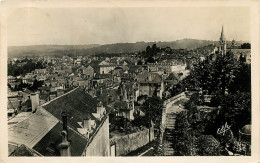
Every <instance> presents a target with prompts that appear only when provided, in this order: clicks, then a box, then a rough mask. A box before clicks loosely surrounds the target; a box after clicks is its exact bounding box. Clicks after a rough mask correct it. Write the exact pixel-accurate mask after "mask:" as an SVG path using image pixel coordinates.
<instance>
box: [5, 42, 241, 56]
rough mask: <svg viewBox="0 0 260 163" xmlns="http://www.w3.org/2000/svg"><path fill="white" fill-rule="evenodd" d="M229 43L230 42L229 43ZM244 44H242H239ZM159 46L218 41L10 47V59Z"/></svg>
mask: <svg viewBox="0 0 260 163" xmlns="http://www.w3.org/2000/svg"><path fill="white" fill-rule="evenodd" d="M228 43H229V42H228ZM237 43H238V44H239V43H242V42H237ZM153 44H157V47H171V48H172V49H186V48H187V49H191V48H198V47H202V46H206V45H208V44H218V41H210V40H196V39H183V40H177V41H171V42H136V43H116V44H106V45H98V44H93V45H35V46H11V47H8V56H9V57H18V56H45V55H47V56H48V55H64V54H76V55H92V54H99V53H132V52H138V51H143V50H145V49H146V47H147V46H148V45H150V46H152V45H153Z"/></svg>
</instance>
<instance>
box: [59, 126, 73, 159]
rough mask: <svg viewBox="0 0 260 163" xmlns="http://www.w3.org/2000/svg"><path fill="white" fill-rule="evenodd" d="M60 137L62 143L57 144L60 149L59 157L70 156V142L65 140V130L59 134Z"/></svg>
mask: <svg viewBox="0 0 260 163" xmlns="http://www.w3.org/2000/svg"><path fill="white" fill-rule="evenodd" d="M61 136H62V142H61V143H60V144H59V148H60V155H61V156H70V155H71V154H70V142H69V141H68V139H67V136H68V135H67V132H66V131H65V130H63V131H62V132H61Z"/></svg>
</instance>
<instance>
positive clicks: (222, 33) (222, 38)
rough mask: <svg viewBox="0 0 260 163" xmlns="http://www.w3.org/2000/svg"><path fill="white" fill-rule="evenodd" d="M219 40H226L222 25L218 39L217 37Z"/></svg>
mask: <svg viewBox="0 0 260 163" xmlns="http://www.w3.org/2000/svg"><path fill="white" fill-rule="evenodd" d="M219 41H220V42H221V43H223V42H225V41H226V38H225V34H224V27H223V25H222V30H221V34H220V39H219Z"/></svg>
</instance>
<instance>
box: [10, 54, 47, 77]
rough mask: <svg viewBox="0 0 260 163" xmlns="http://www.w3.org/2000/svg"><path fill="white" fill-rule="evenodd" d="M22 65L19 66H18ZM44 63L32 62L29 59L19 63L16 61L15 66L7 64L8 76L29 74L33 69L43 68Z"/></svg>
mask: <svg viewBox="0 0 260 163" xmlns="http://www.w3.org/2000/svg"><path fill="white" fill-rule="evenodd" d="M21 63H23V64H22V65H21V66H18V64H21ZM45 67H46V66H45V63H43V61H37V62H34V61H33V60H31V59H27V58H26V59H24V60H21V61H17V62H16V63H15V64H8V75H11V76H19V75H25V74H26V73H30V72H32V71H33V70H35V69H42V68H45Z"/></svg>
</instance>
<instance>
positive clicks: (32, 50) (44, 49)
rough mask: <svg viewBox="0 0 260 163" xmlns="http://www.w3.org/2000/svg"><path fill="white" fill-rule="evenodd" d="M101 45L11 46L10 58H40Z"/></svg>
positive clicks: (9, 50) (9, 48) (9, 49)
mask: <svg viewBox="0 0 260 163" xmlns="http://www.w3.org/2000/svg"><path fill="white" fill-rule="evenodd" d="M98 46H100V45H99V44H90V45H32V46H9V47H8V57H19V56H40V55H44V54H45V55H48V54H56V53H57V54H59V53H63V52H68V51H71V50H82V49H88V48H93V47H98Z"/></svg>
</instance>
